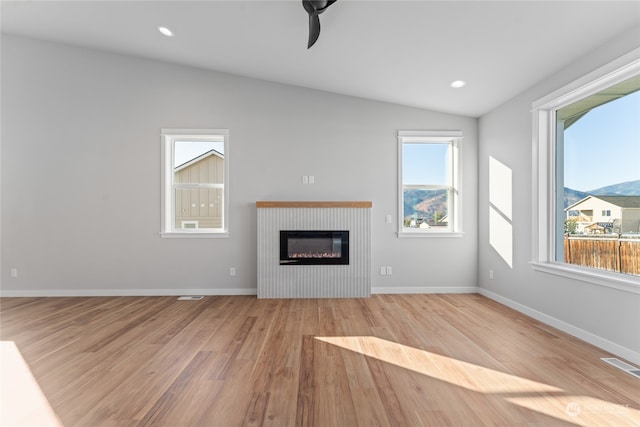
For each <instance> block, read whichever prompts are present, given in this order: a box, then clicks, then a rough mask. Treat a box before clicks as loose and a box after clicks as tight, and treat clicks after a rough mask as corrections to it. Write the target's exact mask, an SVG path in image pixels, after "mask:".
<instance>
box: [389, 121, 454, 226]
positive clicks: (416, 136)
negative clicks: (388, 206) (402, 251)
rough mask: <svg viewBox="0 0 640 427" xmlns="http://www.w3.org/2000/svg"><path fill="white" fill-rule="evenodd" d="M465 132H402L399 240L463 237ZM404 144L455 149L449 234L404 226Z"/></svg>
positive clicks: (400, 141) (399, 156) (452, 166)
mask: <svg viewBox="0 0 640 427" xmlns="http://www.w3.org/2000/svg"><path fill="white" fill-rule="evenodd" d="M461 142H462V131H459V130H454V131H398V224H397V226H398V232H397V236H398V237H461V236H462V215H461V212H462V210H461V206H462V203H461V201H462V189H461V184H462V179H461V178H462V177H461V168H460V158H461V145H462V144H461ZM404 143H414V144H415V143H424V144H429V143H448V144H450V146H451V151H450V152H451V158H450V159H449V160H450V162H451V164H450V165H449V171H450V173H451V176H450V185H449V186H448V188H447V189H448V191H449V198H448V201H449V206H448V212H447V215H448V216H449V226H448V227H447V229H446V230H441V229H440V230H439V229H434V228H428V229H422V228H409V227H405V226H404V195H403V189H404V183H403V171H402V164H403V162H402V155H403V154H402V152H403V150H402V147H403V144H404ZM422 187H424V188H425V189H436V188H442V186H429V185H425V186H422Z"/></svg>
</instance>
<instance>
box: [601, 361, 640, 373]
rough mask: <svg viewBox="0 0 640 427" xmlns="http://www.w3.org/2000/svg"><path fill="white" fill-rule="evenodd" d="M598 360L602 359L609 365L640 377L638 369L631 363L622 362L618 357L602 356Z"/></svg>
mask: <svg viewBox="0 0 640 427" xmlns="http://www.w3.org/2000/svg"><path fill="white" fill-rule="evenodd" d="M600 360H604V361H605V362H607V363H608V364H610V365H613V366H615V367H616V368H618V369H622V370H623V371H625V372H628V373H630V374H631V375H633V376H634V377H636V378H640V369H638V368H636V367H635V366H633V365H629V364H628V363H626V362H623V361H622V360H620V359H616V358H615V357H602V358H601V359H600Z"/></svg>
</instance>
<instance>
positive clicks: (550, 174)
mask: <svg viewBox="0 0 640 427" xmlns="http://www.w3.org/2000/svg"><path fill="white" fill-rule="evenodd" d="M639 57H640V49H635V50H633V51H632V52H630V53H628V54H627V55H624V56H622V57H620V58H618V59H617V60H615V61H612V62H611V63H609V64H607V65H605V66H603V67H601V68H599V69H597V70H596V71H594V72H592V73H589V74H587V75H586V76H584V77H582V78H580V79H578V80H576V81H574V82H572V83H570V84H568V85H566V86H564V87H562V88H560V89H558V90H556V91H554V92H552V93H550V94H549V95H547V96H545V97H543V98H541V99H539V100H537V101H535V102H534V103H533V106H532V115H533V117H532V119H533V129H532V144H533V154H534V155H533V165H532V166H533V167H532V170H533V179H532V194H533V200H532V202H533V218H532V224H533V227H532V260H531V266H532V268H533V269H534V270H537V271H543V272H546V273H551V274H555V275H559V276H562V277H567V278H571V279H577V280H581V281H585V282H589V283H593V284H596V285H601V286H606V287H610V288H615V289H619V290H623V291H627V292H631V293H635V294H640V278H638V277H636V276H633V275H628V274H623V273H616V272H610V271H606V270H598V269H593V268H588V267H581V266H577V265H572V264H565V263H563V262H557V261H555V260H556V253H557V251H558V248H557V245H558V244H559V243H558V241H557V240H556V233H557V230H559V229H560V228H561V227H563V222H562V221H560V218H561V217H560V216H558V212H559V211H560V210H563V206H562V201H561V200H560V199H559V198H558V197H557V194H558V191H557V187H558V186H559V183H558V182H557V178H556V170H557V167H562V166H563V162H562V161H561V160H562V159H559V160H558V159H557V158H556V148H557V147H556V144H557V141H556V111H557V110H558V109H560V108H562V107H565V106H567V105H570V104H572V103H574V102H576V101H579V100H580V99H583V98H586V97H588V96H591V95H593V94H595V93H597V92H600V91H602V90H604V89H606V88H608V87H611V86H613V85H615V84H618V83H620V82H622V81H624V80H627V79H629V78H631V77H633V76H635V75H638V74H640V59H638V58H639ZM557 160H558V161H557Z"/></svg>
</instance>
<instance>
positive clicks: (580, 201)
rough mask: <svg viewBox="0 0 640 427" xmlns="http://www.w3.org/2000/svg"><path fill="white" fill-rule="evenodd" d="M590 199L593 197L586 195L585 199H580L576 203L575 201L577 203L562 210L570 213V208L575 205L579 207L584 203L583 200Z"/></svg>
mask: <svg viewBox="0 0 640 427" xmlns="http://www.w3.org/2000/svg"><path fill="white" fill-rule="evenodd" d="M591 197H594V196H592V195H588V196H587V197H584V198H582V199H580V200H578V201H577V202H575V203H574V204H572V205H569V206H567V207H566V208H564V210H565V211H570V210H571V208H572V207H574V206H576V205H579V204H580V203H582V202H584V201H585V200H587V199H589V198H591Z"/></svg>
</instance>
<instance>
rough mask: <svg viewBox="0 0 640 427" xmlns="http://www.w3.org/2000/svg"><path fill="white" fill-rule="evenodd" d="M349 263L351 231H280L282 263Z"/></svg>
mask: <svg viewBox="0 0 640 427" xmlns="http://www.w3.org/2000/svg"><path fill="white" fill-rule="evenodd" d="M348 264H349V231H333V230H281V231H280V265H348Z"/></svg>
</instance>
